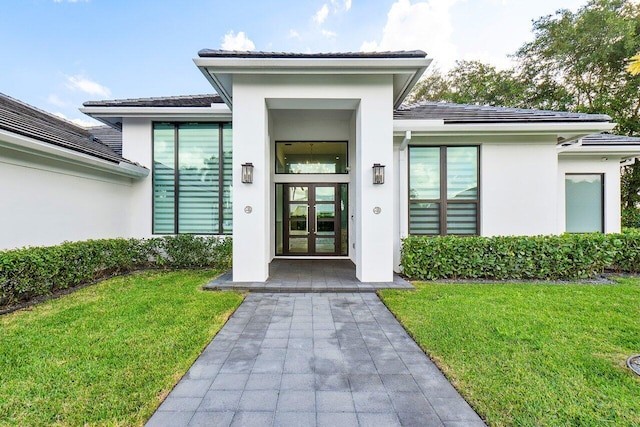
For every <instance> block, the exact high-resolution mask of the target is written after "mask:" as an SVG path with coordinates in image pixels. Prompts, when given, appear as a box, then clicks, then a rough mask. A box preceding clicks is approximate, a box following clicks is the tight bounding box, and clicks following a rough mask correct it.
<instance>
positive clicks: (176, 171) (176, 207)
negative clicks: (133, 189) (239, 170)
mask: <svg viewBox="0 0 640 427" xmlns="http://www.w3.org/2000/svg"><path fill="white" fill-rule="evenodd" d="M157 124H164V125H169V126H173V144H174V145H173V150H174V153H173V186H174V187H173V194H174V196H173V197H174V204H173V232H172V233H160V232H156V230H155V217H156V203H155V188H156V176H155V175H156V174H155V168H156V165H155V163H156V162H155V144H156V141H155V126H156V125H157ZM189 124H192V125H193V124H209V125H217V126H218V158H219V164H220V165H219V167H218V201H217V205H218V232H212V233H205V232H198V233H181V232H180V218H179V212H180V184H179V183H180V167H179V166H180V163H179V162H180V156H179V152H180V138H179V129H180V126H181V125H189ZM225 125H231V122H229V121H224V122H208V121H197V122H194V121H187V122H176V121H152V122H151V234H152V235H154V236H158V235H159V236H163V235H164V236H166V235H177V234H191V235H199V236H200V235H201V236H230V235H232V234H233V229H232V231H231V232H225V230H224V210H223V205H224V197H223V194H224V193H223V192H224V170H225V168H224V140H223V138H224V126H225ZM214 132H215V131H214Z"/></svg>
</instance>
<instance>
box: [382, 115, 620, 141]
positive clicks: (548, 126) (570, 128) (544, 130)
mask: <svg viewBox="0 0 640 427" xmlns="http://www.w3.org/2000/svg"><path fill="white" fill-rule="evenodd" d="M614 127H615V123H609V122H562V123H472V124H446V123H444V122H440V123H438V122H436V121H434V120H394V121H393V132H394V135H396V136H403V135H405V133H406V132H407V131H411V133H412V135H413V136H414V137H415V136H469V135H554V136H556V138H557V141H558V142H568V141H573V140H576V139H579V138H582V137H584V136H587V135H591V134H594V133H599V132H605V131H609V130H611V129H613V128H614Z"/></svg>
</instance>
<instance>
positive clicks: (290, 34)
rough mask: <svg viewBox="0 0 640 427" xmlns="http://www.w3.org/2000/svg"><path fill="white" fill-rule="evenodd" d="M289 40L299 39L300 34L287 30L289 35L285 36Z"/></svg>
mask: <svg viewBox="0 0 640 427" xmlns="http://www.w3.org/2000/svg"><path fill="white" fill-rule="evenodd" d="M287 37H288V38H290V39H299V38H300V33H299V32H297V31H296V30H294V29H291V30H289V35H288V36H287Z"/></svg>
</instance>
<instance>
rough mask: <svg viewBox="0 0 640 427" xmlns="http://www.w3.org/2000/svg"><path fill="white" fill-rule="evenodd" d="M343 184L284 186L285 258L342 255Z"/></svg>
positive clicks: (283, 249) (283, 251)
mask: <svg viewBox="0 0 640 427" xmlns="http://www.w3.org/2000/svg"><path fill="white" fill-rule="evenodd" d="M340 188H341V187H340V184H284V185H283V191H282V202H283V207H282V208H283V209H282V214H283V215H282V217H283V218H282V219H283V231H284V233H283V237H284V239H283V245H282V253H283V255H340V254H341V253H342V248H341V245H342V244H343V242H342V240H343V239H342V231H341V215H342V211H343V206H342V204H341V195H340Z"/></svg>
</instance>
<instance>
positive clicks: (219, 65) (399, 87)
mask: <svg viewBox="0 0 640 427" xmlns="http://www.w3.org/2000/svg"><path fill="white" fill-rule="evenodd" d="M193 62H194V63H195V64H196V66H197V67H198V68H199V69H200V71H201V72H202V74H203V75H204V76H205V78H206V79H207V80H208V81H209V83H211V85H212V86H213V87H214V88H215V90H216V92H217V93H218V94H219V95H220V96H221V97H222V99H223V100H224V102H225V103H226V104H227V105H228V106H229V108H231V109H233V78H234V76H235V75H240V74H248V75H251V74H260V75H268V74H271V75H376V74H377V75H392V76H393V104H394V108H397V107H399V106H400V104H401V103H402V101H403V100H404V98H405V97H406V96H407V94H408V93H409V92H410V91H411V89H412V88H413V86H414V85H415V84H416V83H417V81H418V79H420V77H421V76H422V74H423V73H424V71H425V70H426V69H427V67H428V66H429V64H430V63H431V59H428V58H419V57H412V58H326V57H325V58H267V57H260V58H243V57H231V58H229V57H205V58H194V60H193Z"/></svg>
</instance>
